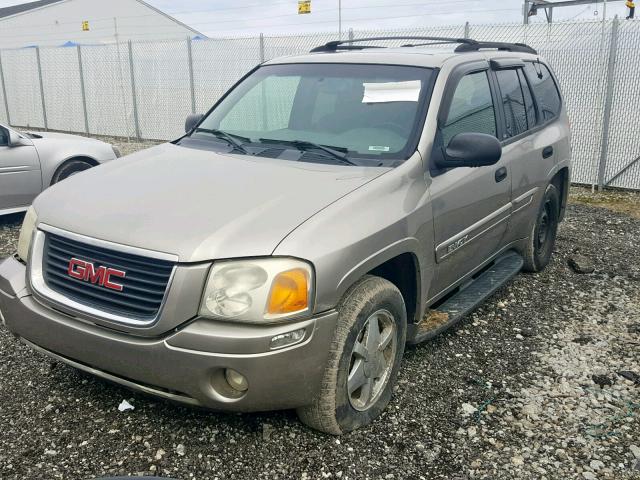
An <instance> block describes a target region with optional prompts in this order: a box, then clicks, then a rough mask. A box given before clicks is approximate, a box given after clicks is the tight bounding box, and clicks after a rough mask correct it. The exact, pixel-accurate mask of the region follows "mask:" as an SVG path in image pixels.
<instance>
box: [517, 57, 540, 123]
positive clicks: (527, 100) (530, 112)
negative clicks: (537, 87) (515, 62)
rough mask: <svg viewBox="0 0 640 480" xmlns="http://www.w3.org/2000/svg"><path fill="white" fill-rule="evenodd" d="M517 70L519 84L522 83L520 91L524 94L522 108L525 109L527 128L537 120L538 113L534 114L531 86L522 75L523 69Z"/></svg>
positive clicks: (534, 107) (534, 106)
mask: <svg viewBox="0 0 640 480" xmlns="http://www.w3.org/2000/svg"><path fill="white" fill-rule="evenodd" d="M517 71H518V78H519V79H520V85H522V93H523V94H524V108H525V109H526V110H527V125H528V126H529V128H531V127H533V126H534V125H535V124H536V123H537V121H538V115H537V114H536V104H535V103H534V102H533V96H532V94H531V87H529V83H528V82H527V79H526V77H525V76H524V72H523V70H522V69H521V68H519V69H518V70H517Z"/></svg>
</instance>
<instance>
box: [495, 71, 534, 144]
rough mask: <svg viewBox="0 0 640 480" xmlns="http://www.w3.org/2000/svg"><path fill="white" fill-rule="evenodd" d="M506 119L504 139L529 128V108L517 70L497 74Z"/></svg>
mask: <svg viewBox="0 0 640 480" xmlns="http://www.w3.org/2000/svg"><path fill="white" fill-rule="evenodd" d="M496 77H497V78H498V85H499V86H500V95H501V97H502V107H503V110H504V117H505V128H506V131H505V133H504V138H509V137H515V136H516V135H519V134H521V133H523V132H526V131H527V130H528V128H529V125H528V119H527V107H526V104H525V101H524V94H523V91H522V85H521V84H520V78H519V77H518V71H517V70H498V71H497V72H496Z"/></svg>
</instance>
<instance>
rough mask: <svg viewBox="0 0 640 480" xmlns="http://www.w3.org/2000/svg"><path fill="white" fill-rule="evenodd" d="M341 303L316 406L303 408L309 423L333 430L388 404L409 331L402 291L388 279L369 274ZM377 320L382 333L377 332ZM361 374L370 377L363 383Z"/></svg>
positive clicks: (360, 422) (362, 420)
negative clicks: (378, 334)
mask: <svg viewBox="0 0 640 480" xmlns="http://www.w3.org/2000/svg"><path fill="white" fill-rule="evenodd" d="M338 308H339V316H338V324H337V327H336V332H335V335H334V339H333V342H332V344H331V349H330V356H329V361H328V363H327V366H326V369H325V373H324V378H323V381H322V385H321V389H320V393H319V395H318V396H317V398H316V399H315V401H314V403H313V404H312V405H309V406H306V407H302V408H299V409H298V410H297V413H298V417H299V418H300V420H301V421H302V422H303V423H305V424H306V425H308V426H310V427H311V428H314V429H316V430H320V431H322V432H325V433H330V434H333V435H340V434H342V433H346V432H350V431H352V430H355V429H356V428H359V427H362V426H364V425H368V424H369V423H371V422H372V421H373V420H374V419H375V418H376V417H377V416H378V415H380V413H381V412H382V411H383V410H384V409H385V407H386V406H387V404H388V403H389V400H390V399H391V393H392V390H393V386H394V384H395V381H396V378H397V376H398V371H399V370H400V363H401V360H402V355H403V353H404V346H405V340H406V331H407V313H406V308H405V304H404V299H403V298H402V294H401V293H400V291H399V290H398V289H397V288H396V287H395V285H393V284H392V283H391V282H389V281H387V280H385V279H383V278H380V277H375V276H369V275H368V276H365V277H363V278H362V279H360V280H359V281H358V282H356V283H355V284H354V285H353V286H352V287H351V288H350V289H349V290H348V291H347V292H346V293H345V296H344V297H343V300H342V301H341V303H340V305H339V307H338ZM375 325H378V329H377V330H378V332H379V333H380V337H377V336H376V335H375V331H376V330H375ZM384 339H388V342H385V341H384ZM369 342H372V343H371V345H375V346H376V347H377V348H371V346H370V345H367V343H369ZM356 343H357V344H358V345H357V346H356ZM385 343H386V346H384V344H385ZM380 347H382V348H380ZM370 350H373V351H375V354H372V353H371V352H370ZM350 374H351V376H352V380H351V388H350V387H349V385H348V384H349V380H348V379H349V376H350ZM376 378H377V380H376ZM357 379H359V380H360V381H361V382H364V383H362V384H361V386H360V387H357V385H358V384H360V382H359V381H356V380H357ZM354 387H356V388H354ZM350 389H351V390H352V391H351V393H350V392H349V390H350Z"/></svg>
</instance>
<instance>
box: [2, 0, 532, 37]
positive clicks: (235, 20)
mask: <svg viewBox="0 0 640 480" xmlns="http://www.w3.org/2000/svg"><path fill="white" fill-rule="evenodd" d="M452 1H453V0H452ZM447 3H448V2H447ZM335 10H337V9H328V10H323V11H335ZM507 11H520V9H519V8H497V9H481V10H465V13H481V12H507ZM446 13H449V12H448V11H446V12H445V11H438V12H428V13H416V12H414V13H412V14H409V15H394V16H392V17H388V16H385V17H361V18H354V19H351V20H349V21H350V22H352V23H357V22H363V21H372V20H395V19H401V18H415V17H425V16H429V15H440V14H446ZM291 16H293V14H285V15H273V16H268V17H260V18H254V19H252V20H253V21H262V20H271V19H274V18H287V17H291ZM237 22H238V20H237V19H227V20H213V21H207V22H199V23H196V24H194V25H219V24H221V23H237ZM325 23H335V19H329V20H314V21H305V22H304V23H301V22H296V23H285V24H277V25H273V26H276V27H287V26H300V25H316V24H325ZM259 27H269V25H245V26H243V27H241V28H238V27H231V28H217V29H216V30H218V31H229V30H246V29H253V28H259ZM136 28H157V27H153V26H150V25H140V26H137V27H136ZM444 28H446V26H444ZM102 30H107V31H113V27H101V28H95V29H93V31H102ZM78 33H80V34H81V33H82V32H78V31H77V30H73V31H68V32H51V33H41V34H33V33H28V34H18V35H15V34H9V35H0V38H15V37H29V38H34V39H35V38H41V37H42V36H49V35H65V34H69V35H72V36H75V35H77V34H78ZM149 34H167V35H176V37H178V34H176V33H175V31H161V30H157V31H154V32H149ZM133 35H136V34H131V35H128V36H133ZM141 35H148V34H146V33H143V34H141ZM57 39H59V40H61V41H64V40H68V37H64V38H63V37H55V38H51V39H49V40H50V41H54V40H57Z"/></svg>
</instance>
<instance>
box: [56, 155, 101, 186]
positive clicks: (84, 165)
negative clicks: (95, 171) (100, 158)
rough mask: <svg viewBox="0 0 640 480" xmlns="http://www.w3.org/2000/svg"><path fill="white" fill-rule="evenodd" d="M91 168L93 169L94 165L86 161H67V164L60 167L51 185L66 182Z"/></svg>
mask: <svg viewBox="0 0 640 480" xmlns="http://www.w3.org/2000/svg"><path fill="white" fill-rule="evenodd" d="M91 167H93V165H92V164H90V163H89V162H87V161H85V160H67V161H66V162H65V163H63V164H62V165H60V167H58V170H56V173H55V174H54V175H53V178H52V179H51V185H55V184H56V183H58V182H61V181H62V180H66V179H67V178H69V177H72V176H74V175H76V174H78V173H80V172H84V171H85V170H88V169H90V168H91Z"/></svg>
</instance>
